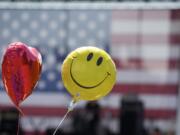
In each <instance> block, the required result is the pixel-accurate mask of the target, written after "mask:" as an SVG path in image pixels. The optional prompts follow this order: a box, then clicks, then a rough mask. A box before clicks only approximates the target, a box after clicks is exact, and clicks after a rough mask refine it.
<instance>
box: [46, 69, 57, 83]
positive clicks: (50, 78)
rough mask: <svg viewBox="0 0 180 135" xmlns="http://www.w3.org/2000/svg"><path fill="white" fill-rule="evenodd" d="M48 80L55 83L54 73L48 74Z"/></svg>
mask: <svg viewBox="0 0 180 135" xmlns="http://www.w3.org/2000/svg"><path fill="white" fill-rule="evenodd" d="M47 79H48V80H49V81H54V80H55V79H56V74H55V73H54V72H52V71H50V72H49V73H48V74H47Z"/></svg>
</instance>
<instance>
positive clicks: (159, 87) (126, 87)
mask: <svg viewBox="0 0 180 135" xmlns="http://www.w3.org/2000/svg"><path fill="white" fill-rule="evenodd" d="M112 92H115V93H123V94H127V93H137V94H170V95H177V93H178V84H116V85H115V86H114V87H113V91H112Z"/></svg>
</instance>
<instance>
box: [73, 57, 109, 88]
mask: <svg viewBox="0 0 180 135" xmlns="http://www.w3.org/2000/svg"><path fill="white" fill-rule="evenodd" d="M90 57H91V56H90ZM76 58H77V57H75V56H74V57H73V59H72V61H71V65H70V75H71V78H72V80H73V82H74V83H75V84H77V85H78V86H79V87H81V88H84V89H92V88H95V87H98V86H99V85H101V84H102V83H103V82H104V81H105V80H106V78H107V77H108V76H110V75H111V74H110V73H109V72H107V74H106V76H105V78H104V79H103V80H102V81H100V82H99V83H97V84H95V85H93V86H84V85H82V84H80V83H79V82H78V81H77V80H76V79H75V78H74V76H73V73H72V68H73V62H74V60H75V59H76ZM88 59H91V58H89V57H87V60H88Z"/></svg>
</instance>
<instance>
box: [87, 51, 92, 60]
mask: <svg viewBox="0 0 180 135" xmlns="http://www.w3.org/2000/svg"><path fill="white" fill-rule="evenodd" d="M92 57H93V53H89V54H88V56H87V61H90V60H91V59H92Z"/></svg>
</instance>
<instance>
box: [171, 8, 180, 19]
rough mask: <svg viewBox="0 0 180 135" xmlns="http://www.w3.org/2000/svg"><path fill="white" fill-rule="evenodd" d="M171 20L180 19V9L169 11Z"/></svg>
mask: <svg viewBox="0 0 180 135" xmlns="http://www.w3.org/2000/svg"><path fill="white" fill-rule="evenodd" d="M171 19H172V20H177V19H180V9H176V10H171Z"/></svg>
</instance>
